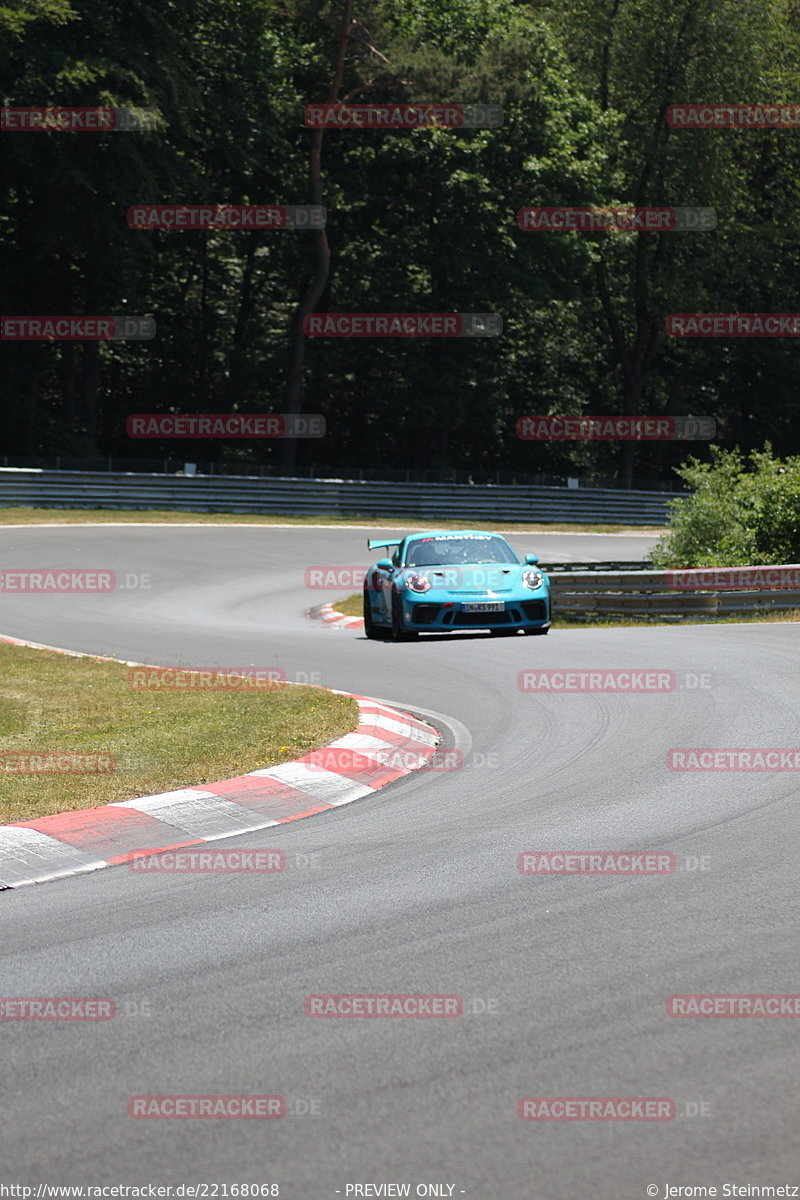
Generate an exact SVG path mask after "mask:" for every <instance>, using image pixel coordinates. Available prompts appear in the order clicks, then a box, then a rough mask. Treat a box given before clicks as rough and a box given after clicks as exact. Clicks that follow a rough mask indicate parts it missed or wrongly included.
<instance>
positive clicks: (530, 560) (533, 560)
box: [525, 554, 539, 567]
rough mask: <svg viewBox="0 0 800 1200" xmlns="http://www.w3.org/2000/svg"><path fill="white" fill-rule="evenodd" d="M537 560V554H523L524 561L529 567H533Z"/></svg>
mask: <svg viewBox="0 0 800 1200" xmlns="http://www.w3.org/2000/svg"><path fill="white" fill-rule="evenodd" d="M538 561H539V555H538V554H526V555H525V562H526V563H528V565H529V566H531V567H535V566H536V564H537V562H538Z"/></svg>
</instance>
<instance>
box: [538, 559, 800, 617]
mask: <svg viewBox="0 0 800 1200" xmlns="http://www.w3.org/2000/svg"><path fill="white" fill-rule="evenodd" d="M560 565H561V564H559V566H560ZM597 565H600V566H602V567H606V566H607V565H608V564H606V563H602V564H595V566H597ZM543 569H544V570H546V571H548V573H549V572H551V571H552V574H550V575H549V578H550V589H551V597H552V606H553V619H554V621H555V622H557V621H558V616H559V614H560V613H561V614H564V615H568V616H572V617H604V616H609V617H611V616H613V617H626V616H627V617H658V618H659V619H661V620H665V619H667V620H670V619H671V620H675V621H680V620H681V619H682V618H683V617H689V616H694V617H722V616H726V615H731V616H733V615H735V614H736V613H758V612H767V611H769V610H770V609H794V608H800V589H790V588H776V589H774V590H772V589H760V590H753V591H741V590H728V589H726V588H724V587H717V588H714V587H711V586H709V587H706V588H696V589H694V590H691V591H689V590H684V589H680V590H679V589H677V588H676V587H675V586H674V585H673V586H670V583H671V578H672V575H673V572H670V571H652V570H646V569H645V570H642V569H631V570H625V571H603V570H599V571H598V570H596V569H586V568H582V569H580V570H575V569H574V568H573V569H572V570H560V569H557V568H554V566H553V565H552V564H550V565H548V566H545V567H544V568H543ZM781 569H782V570H784V571H787V572H788V571H796V572H798V573H800V566H796V565H788V566H786V567H783V568H781ZM741 570H743V571H756V570H762V571H769V570H774V568H770V567H743V568H741Z"/></svg>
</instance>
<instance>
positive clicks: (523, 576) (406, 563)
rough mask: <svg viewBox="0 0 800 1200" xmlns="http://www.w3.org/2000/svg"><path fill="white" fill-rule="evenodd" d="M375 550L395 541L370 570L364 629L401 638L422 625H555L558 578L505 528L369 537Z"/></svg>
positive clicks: (507, 629)
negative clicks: (553, 582)
mask: <svg viewBox="0 0 800 1200" xmlns="http://www.w3.org/2000/svg"><path fill="white" fill-rule="evenodd" d="M367 546H368V548H369V549H370V550H377V549H388V548H389V547H394V553H393V554H392V556H391V558H379V559H378V561H377V562H376V564H375V566H374V567H370V569H369V570H368V571H367V573H366V576H365V577H364V631H365V633H366V635H367V637H368V638H379V637H380V636H381V633H382V632H383V631H391V636H392V639H393V640H394V641H396V642H401V641H407V640H409V639H411V638H416V637H418V635H419V634H420V633H424V632H427V633H449V632H452V631H454V630H465V629H488V630H489V631H490V633H493V634H496V635H499V634H508V633H517V632H518V631H519V630H520V629H522V630H524V632H525V633H530V634H544V633H547V631H548V629H549V628H550V584H549V581H548V579H547V576H546V575H545V574H544V573H543V572H542V571H539V570H537V569H536V563H537V562H538V561H539V559H538V558H537V556H536V555H535V554H526V555H525V562H524V563H523V562H520V559H519V557H518V556H517V555H516V554H515V553H514V551H513V550H512V549H511V547H510V546H509V544H508V542H507V541H506V539H505V538H504V537H501V536H500V535H499V534H498V533H484V532H481V530H479V529H461V530H456V531H450V530H442V531H436V530H432V531H430V532H427V533H412V534H410V535H409V536H408V537H406V538H403V539H402V540H401V541H398V540H397V539H396V538H395V539H394V540H393V541H392V540H389V541H375V540H369V541H368V542H367Z"/></svg>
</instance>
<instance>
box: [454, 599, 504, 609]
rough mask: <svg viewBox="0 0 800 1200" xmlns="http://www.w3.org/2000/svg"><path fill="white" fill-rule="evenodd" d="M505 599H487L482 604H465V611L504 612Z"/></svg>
mask: <svg viewBox="0 0 800 1200" xmlns="http://www.w3.org/2000/svg"><path fill="white" fill-rule="evenodd" d="M505 607H506V606H505V602H504V601H503V600H486V601H484V602H483V603H481V604H465V605H464V612H504V611H505Z"/></svg>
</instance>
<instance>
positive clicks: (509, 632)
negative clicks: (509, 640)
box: [489, 626, 519, 637]
mask: <svg viewBox="0 0 800 1200" xmlns="http://www.w3.org/2000/svg"><path fill="white" fill-rule="evenodd" d="M489 633H490V634H491V635H492V637H514V636H515V635H516V634H518V633H519V629H518V628H517V627H516V626H515V627H514V628H513V629H509V628H508V627H507V626H503V627H502V628H498V629H491V628H490V630H489Z"/></svg>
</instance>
